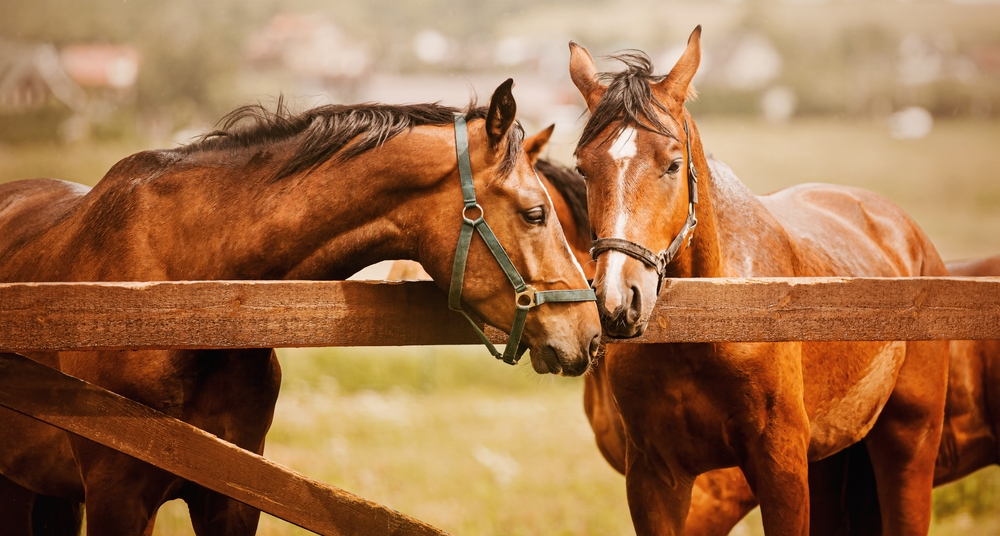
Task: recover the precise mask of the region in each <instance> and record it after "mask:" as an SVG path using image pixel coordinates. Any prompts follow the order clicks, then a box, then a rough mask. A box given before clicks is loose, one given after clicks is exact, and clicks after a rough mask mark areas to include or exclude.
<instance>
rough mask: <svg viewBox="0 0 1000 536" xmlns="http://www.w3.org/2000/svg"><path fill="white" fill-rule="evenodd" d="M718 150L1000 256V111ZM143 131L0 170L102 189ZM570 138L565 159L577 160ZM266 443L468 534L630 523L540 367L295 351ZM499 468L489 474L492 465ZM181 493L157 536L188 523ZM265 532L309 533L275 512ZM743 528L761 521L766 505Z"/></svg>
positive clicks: (615, 527) (787, 129)
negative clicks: (859, 194)
mask: <svg viewBox="0 0 1000 536" xmlns="http://www.w3.org/2000/svg"><path fill="white" fill-rule="evenodd" d="M698 126H699V128H700V131H701V133H702V136H703V138H704V140H705V143H706V147H707V149H708V150H709V151H711V152H713V153H714V155H715V156H716V157H718V158H720V159H721V160H723V161H725V162H727V163H728V164H729V165H730V166H731V167H732V168H733V170H734V171H735V172H736V174H737V175H738V176H740V177H741V178H742V179H743V180H744V182H746V183H747V184H748V185H749V186H750V188H751V189H753V190H754V191H755V192H757V193H767V192H769V191H773V190H775V189H778V188H781V187H785V186H788V185H792V184H797V183H801V182H834V183H842V184H851V185H856V186H861V187H864V188H868V189H871V190H875V191H878V192H881V193H883V194H885V195H887V196H889V197H890V198H891V199H893V200H895V201H896V202H897V203H899V204H900V205H901V206H903V207H904V208H905V209H906V210H907V211H908V212H909V213H910V214H911V215H912V216H913V217H914V218H915V219H916V220H917V222H918V223H919V224H920V225H921V226H922V227H923V228H924V229H925V230H926V231H927V233H928V235H929V236H930V237H931V239H932V240H933V241H934V242H935V244H936V245H937V246H938V249H939V250H940V251H941V253H942V256H943V257H945V258H946V259H954V258H963V257H975V256H985V255H991V254H997V253H1000V239H998V238H997V237H998V236H1000V180H998V178H1000V158H998V157H997V147H1000V122H977V121H971V120H956V121H939V122H938V123H936V125H935V128H934V131H933V132H932V133H931V135H930V136H928V137H927V138H925V139H922V140H913V141H898V140H893V139H892V138H890V137H889V135H888V127H887V126H886V125H885V124H882V123H877V122H850V121H841V120H835V119H809V120H798V121H794V122H792V123H790V124H787V125H771V124H767V123H763V122H757V121H748V120H732V119H716V118H711V119H704V120H699V121H698ZM143 148H146V147H144V146H143V144H142V143H141V142H119V143H111V144H101V145H93V144H82V145H72V146H60V145H56V144H42V145H15V146H2V147H0V182H5V181H9V180H15V179H18V178H28V177H41V176H50V177H57V178H63V179H68V180H75V181H78V182H83V183H85V184H94V183H95V182H96V181H97V180H99V178H100V177H101V176H103V174H104V173H105V171H107V169H108V168H109V167H110V166H111V165H113V164H114V162H116V161H118V160H119V159H121V158H123V157H125V156H127V155H128V154H130V153H132V152H135V151H137V150H141V149H143ZM568 152H569V151H567V150H565V148H561V147H555V148H553V150H552V153H553V156H555V157H557V158H559V159H561V160H563V161H570V160H569V158H568ZM281 353H282V358H281V359H282V366H283V368H284V380H283V386H282V394H281V397H280V399H279V401H278V408H277V414H276V417H275V422H274V425H273V427H272V431H271V433H270V434H269V436H268V443H267V449H266V452H265V454H266V455H267V456H268V457H269V458H271V459H273V460H275V461H277V462H279V463H282V464H285V465H287V466H289V467H291V468H293V469H295V470H297V471H300V472H302V473H304V474H306V475H309V476H311V477H313V478H317V479H319V480H322V481H325V482H328V483H331V484H333V485H336V486H340V487H342V488H344V489H346V490H348V491H351V492H354V493H357V494H359V495H361V496H363V497H365V498H368V499H371V500H374V501H378V502H381V503H383V504H387V505H389V506H391V507H393V508H396V509H398V510H400V511H403V512H405V513H407V514H409V515H412V516H415V517H417V518H419V519H422V520H425V521H427V522H429V523H431V524H434V525H436V526H438V527H440V528H443V529H445V530H448V531H450V532H453V533H457V534H505V535H506V534H546V535H547V534H595V535H596V534H601V535H603V534H630V533H631V532H632V528H631V523H630V521H629V517H628V509H627V506H626V504H625V493H624V479H623V478H622V477H621V476H620V475H619V474H618V473H616V472H615V471H614V470H612V469H611V468H610V467H609V466H608V465H607V464H606V463H605V462H604V460H603V459H602V458H601V456H600V454H599V453H598V451H597V448H596V447H595V446H594V439H593V435H592V433H591V432H590V430H589V427H588V425H587V422H586V418H585V417H584V415H583V411H582V408H583V403H582V381H581V380H579V379H569V380H567V379H559V378H551V377H538V376H537V375H535V374H534V372H532V371H531V369H530V367H529V366H526V365H521V366H519V367H508V366H505V365H503V364H500V363H497V362H495V361H494V360H493V359H491V358H490V357H489V356H488V355H487V354H486V353H485V351H483V350H481V349H478V348H476V349H469V348H399V349H384V350H375V349H346V348H344V349H323V350H282V351H281ZM491 467H492V469H491ZM998 496H1000V469H997V468H989V469H985V470H982V471H979V472H977V473H975V474H973V475H971V476H970V477H967V478H966V479H964V480H962V481H960V482H958V483H955V484H951V485H949V486H944V487H942V488H940V489H938V490H936V491H935V514H936V517H935V523H934V525H933V526H932V531H931V533H932V534H934V535H936V536H958V535H972V534H986V533H997V532H998V531H1000V504H998V503H997V502H996V501H995V498H996V497H998ZM190 532H191V529H190V522H189V521H188V520H187V519H186V509H185V507H184V505H183V504H182V503H179V502H176V501H175V502H172V503H170V504H168V505H166V506H165V507H164V508H163V509H162V510H161V512H160V514H159V516H158V518H157V530H156V534H157V535H160V536H167V535H184V534H190ZM259 533H260V534H262V535H286V534H300V533H304V531H301V530H299V529H296V528H294V527H291V526H289V525H288V524H286V523H284V522H282V521H279V520H275V519H273V518H270V517H268V516H264V518H263V520H262V522H261V528H260V531H259ZM734 534H738V535H744V536H750V535H753V536H756V535H759V534H762V531H761V528H760V521H759V512H757V511H755V512H754V513H752V514H751V515H750V516H749V518H748V520H747V521H745V522H744V523H743V524H741V525H740V526H738V527H737V530H736V531H734Z"/></svg>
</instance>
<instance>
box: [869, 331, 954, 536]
mask: <svg viewBox="0 0 1000 536" xmlns="http://www.w3.org/2000/svg"><path fill="white" fill-rule="evenodd" d="M947 356H948V343H947V341H920V342H909V343H907V351H906V361H904V362H903V366H902V368H901V369H900V371H899V376H898V377H897V379H896V385H895V387H894V388H893V392H892V395H890V397H889V401H888V402H887V403H886V405H885V408H884V409H883V410H882V413H881V415H879V418H878V421H877V422H876V423H875V426H874V427H873V428H872V430H871V432H869V433H868V436H867V437H866V438H865V443H866V445H867V446H868V453H869V455H870V456H871V462H872V468H873V469H874V472H875V480H876V482H877V483H878V501H879V505H880V509H881V513H882V530H883V534H885V535H886V536H895V535H902V534H927V531H928V529H929V528H930V521H931V489H932V487H933V484H934V465H935V460H936V459H937V455H938V446H939V444H940V441H941V428H942V424H943V421H944V403H945V395H946V390H947V380H948V360H947Z"/></svg>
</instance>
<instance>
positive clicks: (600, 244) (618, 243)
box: [590, 118, 698, 294]
mask: <svg viewBox="0 0 1000 536" xmlns="http://www.w3.org/2000/svg"><path fill="white" fill-rule="evenodd" d="M684 136H685V137H686V138H687V140H686V144H687V160H688V173H687V175H688V217H687V220H686V221H685V222H684V226H683V227H681V230H680V232H678V233H677V236H675V237H674V240H673V241H672V242H670V245H669V246H667V249H665V250H663V251H661V252H659V253H653V252H652V251H650V250H649V249H648V248H646V247H644V246H642V245H641V244H636V243H635V242H632V241H631V240H626V239H624V238H595V239H594V244H593V247H591V248H590V255H591V257H593V259H594V260H595V261H596V260H597V257H598V256H599V255H600V254H601V253H604V252H605V251H619V252H621V253H624V254H626V255H628V256H629V257H632V258H634V259H638V260H639V261H641V262H642V263H643V264H645V265H646V266H649V267H650V268H652V269H654V270H656V274H657V275H658V276H659V277H658V279H657V281H656V293H657V294H659V293H660V285H661V284H662V283H663V274H664V273H666V270H667V265H668V264H670V263H671V262H672V261H673V260H674V258H676V257H677V253H678V252H680V250H681V246H682V245H683V244H684V241H685V240H688V245H690V241H691V238H693V236H694V235H692V233H693V232H694V228H695V227H697V226H698V217H697V216H696V215H695V205H697V204H698V170H696V169H695V168H694V160H692V159H691V134H690V133H689V132H688V123H687V118H685V119H684Z"/></svg>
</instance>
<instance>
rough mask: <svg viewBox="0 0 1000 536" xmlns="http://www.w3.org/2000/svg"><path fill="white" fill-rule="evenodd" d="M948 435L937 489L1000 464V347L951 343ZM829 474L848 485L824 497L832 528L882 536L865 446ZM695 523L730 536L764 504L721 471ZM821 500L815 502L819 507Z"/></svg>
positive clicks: (691, 520)
mask: <svg viewBox="0 0 1000 536" xmlns="http://www.w3.org/2000/svg"><path fill="white" fill-rule="evenodd" d="M946 266H947V269H948V273H949V275H954V276H1000V256H995V257H988V258H984V259H973V260H964V261H954V262H949V263H947V265H946ZM950 350H951V360H950V364H949V373H948V398H947V401H946V403H945V420H944V432H943V434H942V437H941V444H940V447H939V449H938V456H937V464H936V467H935V471H934V485H935V486H940V485H944V484H948V483H950V482H954V481H956V480H958V479H960V478H962V477H964V476H966V475H969V474H970V473H972V472H974V471H977V470H979V469H982V468H983V467H987V466H989V465H994V464H1000V443H998V441H997V437H998V436H1000V419H998V418H997V417H996V416H998V415H1000V393H998V392H997V389H998V388H1000V341H995V340H985V341H951V344H950ZM836 458H837V459H836V460H831V461H830V462H829V463H827V464H826V466H825V467H823V468H822V472H823V473H824V474H825V475H826V476H827V478H835V479H841V482H842V483H841V489H842V490H843V491H842V493H840V494H835V495H834V496H826V497H823V498H822V500H824V501H825V502H826V503H827V504H824V505H823V508H824V509H825V510H827V511H828V516H827V520H828V521H829V520H832V519H835V518H836V517H837V516H839V518H840V519H839V520H838V521H837V523H836V527H837V528H838V529H839V532H838V533H840V534H872V535H874V534H880V533H881V532H882V531H881V523H880V521H879V518H880V515H879V510H878V496H877V494H876V492H875V490H874V489H872V487H873V485H874V482H873V481H872V479H871V477H870V475H868V474H867V473H868V472H869V471H870V469H871V466H870V460H869V459H868V455H867V452H866V451H865V449H864V445H863V444H861V445H855V446H852V447H851V448H849V449H846V450H845V451H843V452H842V453H838V455H837V457H836ZM695 489H696V493H695V500H693V501H692V503H691V511H690V513H689V515H688V529H689V533H691V534H698V535H703V536H725V535H726V534H729V532H730V531H731V530H732V528H733V527H734V526H736V523H738V522H739V521H740V519H742V518H743V516H745V515H746V514H747V513H749V512H750V510H752V509H753V508H754V507H755V506H757V498H756V497H755V496H754V494H753V491H752V490H751V489H750V486H749V485H748V484H747V483H746V480H745V479H744V478H743V474H742V472H740V470H739V469H738V468H728V469H717V470H715V471H710V472H708V473H705V474H703V475H700V476H699V477H698V480H697V481H696V482H695ZM815 499H817V498H816V497H814V500H815Z"/></svg>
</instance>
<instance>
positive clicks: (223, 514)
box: [182, 484, 260, 536]
mask: <svg viewBox="0 0 1000 536" xmlns="http://www.w3.org/2000/svg"><path fill="white" fill-rule="evenodd" d="M182 498H183V499H184V502H186V503H187V505H188V510H189V511H190V513H191V525H192V526H193V527H194V533H195V534H197V535H198V536H215V535H225V536H252V535H253V534H256V532H257V523H258V522H259V521H260V510H258V509H256V508H253V507H251V506H247V505H245V504H243V503H241V502H239V501H237V500H235V499H231V498H229V497H227V496H225V495H222V494H221V493H216V492H214V491H211V490H208V489H206V488H203V487H201V486H198V485H195V484H188V487H187V488H186V489H185V490H184V492H183V494H182Z"/></svg>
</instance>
